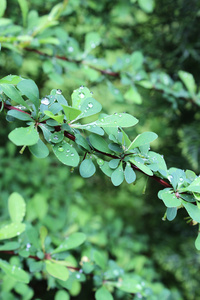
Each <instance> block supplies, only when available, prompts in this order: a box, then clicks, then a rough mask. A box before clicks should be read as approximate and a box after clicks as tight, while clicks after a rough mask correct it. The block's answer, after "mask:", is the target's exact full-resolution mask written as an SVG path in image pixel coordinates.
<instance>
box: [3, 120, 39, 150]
mask: <svg viewBox="0 0 200 300" xmlns="http://www.w3.org/2000/svg"><path fill="white" fill-rule="evenodd" d="M8 138H9V139H10V140H11V142H13V143H14V144H15V145H17V146H24V145H26V146H31V145H34V144H36V143H37V142H38V140H39V134H38V132H37V130H36V129H35V128H34V124H32V125H30V126H28V127H19V128H15V129H14V130H13V131H11V132H10V133H9V135H8Z"/></svg>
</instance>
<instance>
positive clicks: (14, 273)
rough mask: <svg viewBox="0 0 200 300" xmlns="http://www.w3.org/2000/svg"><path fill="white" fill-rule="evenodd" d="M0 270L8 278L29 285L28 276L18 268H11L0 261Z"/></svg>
mask: <svg viewBox="0 0 200 300" xmlns="http://www.w3.org/2000/svg"><path fill="white" fill-rule="evenodd" d="M0 268H1V269H2V270H3V271H4V272H5V273H6V274H7V275H8V276H9V277H12V278H13V279H15V280H16V281H20V282H24V283H29V281H30V279H29V274H28V273H27V272H25V271H24V270H22V269H20V268H19V267H16V266H12V265H10V264H9V263H7V262H6V261H4V260H2V259H0Z"/></svg>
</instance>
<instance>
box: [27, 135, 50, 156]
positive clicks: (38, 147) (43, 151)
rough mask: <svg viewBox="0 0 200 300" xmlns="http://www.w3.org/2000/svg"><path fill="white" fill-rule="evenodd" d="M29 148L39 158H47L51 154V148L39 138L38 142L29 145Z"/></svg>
mask: <svg viewBox="0 0 200 300" xmlns="http://www.w3.org/2000/svg"><path fill="white" fill-rule="evenodd" d="M29 150H30V151H31V153H32V154H33V155H35V156H36V157H37V158H45V157H47V156H48V155H49V149H48V147H47V146H46V145H45V144H44V143H43V141H42V140H41V139H39V140H38V142H37V144H35V145H32V146H29Z"/></svg>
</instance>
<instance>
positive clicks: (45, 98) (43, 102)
mask: <svg viewBox="0 0 200 300" xmlns="http://www.w3.org/2000/svg"><path fill="white" fill-rule="evenodd" d="M49 103H50V101H49V99H48V98H47V97H44V98H42V100H41V104H44V105H49Z"/></svg>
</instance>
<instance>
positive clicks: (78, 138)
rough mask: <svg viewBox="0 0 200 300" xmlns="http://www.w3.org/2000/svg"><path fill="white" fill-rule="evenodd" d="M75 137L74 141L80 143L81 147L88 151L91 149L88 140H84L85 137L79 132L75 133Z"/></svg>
mask: <svg viewBox="0 0 200 300" xmlns="http://www.w3.org/2000/svg"><path fill="white" fill-rule="evenodd" d="M75 138H76V143H77V144H78V145H80V146H81V147H83V148H85V149H86V150H88V151H90V150H91V148H90V146H89V144H88V142H87V141H86V139H85V138H84V137H83V136H82V135H81V134H79V133H77V134H75Z"/></svg>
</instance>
